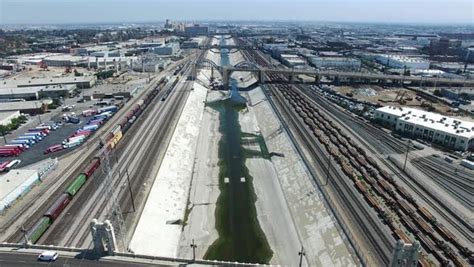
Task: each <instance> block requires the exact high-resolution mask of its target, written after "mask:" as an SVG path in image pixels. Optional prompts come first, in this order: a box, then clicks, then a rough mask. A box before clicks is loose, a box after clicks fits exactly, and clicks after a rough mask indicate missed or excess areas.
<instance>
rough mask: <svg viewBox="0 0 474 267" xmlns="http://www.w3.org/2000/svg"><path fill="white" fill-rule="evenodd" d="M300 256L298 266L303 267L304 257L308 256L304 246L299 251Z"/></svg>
mask: <svg viewBox="0 0 474 267" xmlns="http://www.w3.org/2000/svg"><path fill="white" fill-rule="evenodd" d="M298 256H300V263H299V264H298V266H299V267H301V266H303V257H304V256H306V253H305V252H304V248H303V246H301V250H300V251H298Z"/></svg>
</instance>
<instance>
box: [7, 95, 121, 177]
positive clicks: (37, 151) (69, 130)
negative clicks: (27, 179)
mask: <svg viewBox="0 0 474 267" xmlns="http://www.w3.org/2000/svg"><path fill="white" fill-rule="evenodd" d="M77 100H78V98H77V99H67V102H66V103H65V104H64V105H62V106H61V107H59V108H57V109H55V110H51V111H49V112H47V113H45V114H41V115H40V117H38V116H29V117H28V122H27V123H26V124H24V125H22V126H21V127H20V128H18V129H17V130H15V131H13V132H12V133H10V134H8V135H7V136H6V140H7V143H8V142H9V141H10V140H13V139H15V138H16V137H17V136H20V135H22V134H24V133H26V132H28V129H31V128H35V127H37V126H39V125H41V123H48V122H52V121H54V122H62V123H63V125H62V126H60V127H59V128H58V129H56V130H51V131H50V134H49V135H47V136H45V137H43V139H42V140H41V141H38V142H37V143H35V144H33V145H31V146H30V148H29V149H27V150H25V151H23V152H22V153H21V154H20V155H19V156H17V157H2V158H0V162H4V161H9V160H14V159H19V160H21V163H20V164H19V165H17V166H16V167H17V168H18V167H23V166H26V165H30V164H33V163H35V162H38V161H41V160H43V159H45V158H55V157H59V156H61V155H64V154H66V153H69V152H71V151H73V150H74V149H76V148H78V147H79V146H77V147H73V148H68V149H64V150H61V151H58V152H53V153H49V154H46V155H45V154H44V151H45V150H46V149H47V148H48V147H50V146H53V145H58V144H62V142H63V141H64V139H66V138H67V137H69V136H70V135H72V134H73V133H74V132H76V130H77V129H79V128H81V127H82V126H84V125H85V124H86V123H87V122H88V121H89V120H90V119H91V117H83V116H82V115H81V113H82V111H84V110H87V109H91V107H93V108H94V109H97V108H100V107H99V106H95V105H94V104H95V103H96V102H97V101H98V100H92V101H86V102H84V103H78V102H77ZM118 102H119V101H115V103H118ZM68 105H69V106H72V105H74V107H73V108H72V109H71V110H68V111H63V110H62V108H63V107H65V106H68ZM71 113H75V114H76V115H77V117H78V118H79V119H80V122H79V123H78V124H73V123H66V122H64V121H63V120H62V116H63V115H69V114H71ZM4 144H5V141H4V139H3V138H0V145H4Z"/></svg>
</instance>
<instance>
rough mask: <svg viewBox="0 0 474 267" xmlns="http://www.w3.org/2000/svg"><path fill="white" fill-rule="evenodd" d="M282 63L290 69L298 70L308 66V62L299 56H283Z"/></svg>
mask: <svg viewBox="0 0 474 267" xmlns="http://www.w3.org/2000/svg"><path fill="white" fill-rule="evenodd" d="M281 61H282V62H283V64H285V65H286V66H288V67H290V68H298V67H300V68H301V67H304V66H306V61H305V60H304V59H302V58H301V57H299V56H297V55H287V54H283V55H281Z"/></svg>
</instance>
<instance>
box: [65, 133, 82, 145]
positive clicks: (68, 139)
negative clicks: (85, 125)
mask: <svg viewBox="0 0 474 267" xmlns="http://www.w3.org/2000/svg"><path fill="white" fill-rule="evenodd" d="M85 139H86V136H85V135H78V136H74V137H69V138H66V139H65V140H64V141H63V144H65V143H69V142H72V141H76V140H79V141H81V142H82V141H84V140H85Z"/></svg>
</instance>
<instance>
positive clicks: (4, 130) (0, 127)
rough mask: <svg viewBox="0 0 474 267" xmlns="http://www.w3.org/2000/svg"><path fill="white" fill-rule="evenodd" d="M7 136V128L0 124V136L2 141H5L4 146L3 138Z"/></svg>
mask: <svg viewBox="0 0 474 267" xmlns="http://www.w3.org/2000/svg"><path fill="white" fill-rule="evenodd" d="M7 134H8V127H7V126H5V125H2V124H0V135H1V136H3V140H4V141H5V144H6V143H7V139H6V138H5V135H7Z"/></svg>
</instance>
